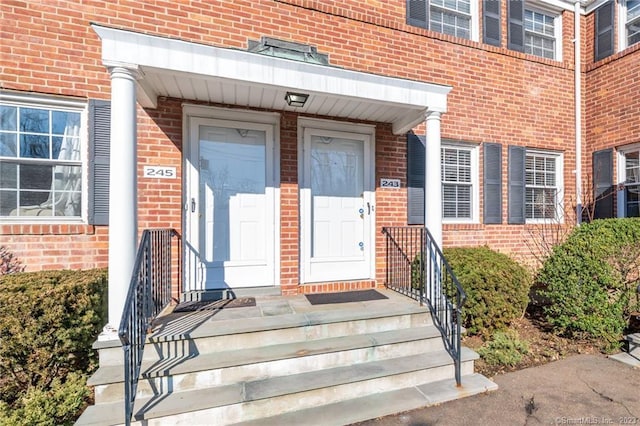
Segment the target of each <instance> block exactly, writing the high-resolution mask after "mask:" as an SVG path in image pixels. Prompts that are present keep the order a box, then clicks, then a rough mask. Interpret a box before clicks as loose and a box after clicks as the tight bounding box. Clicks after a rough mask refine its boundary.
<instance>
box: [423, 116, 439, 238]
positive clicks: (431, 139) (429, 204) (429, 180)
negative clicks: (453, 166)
mask: <svg viewBox="0 0 640 426" xmlns="http://www.w3.org/2000/svg"><path fill="white" fill-rule="evenodd" d="M426 121H427V123H426V124H427V141H426V143H425V150H424V152H425V161H424V164H425V172H424V173H425V176H424V188H425V191H424V218H425V226H426V227H427V229H429V232H431V235H433V238H434V240H435V242H436V243H437V244H438V246H439V247H440V248H442V180H441V179H442V178H441V171H440V169H441V162H440V155H441V154H440V146H441V140H440V113H439V112H437V111H429V112H427V119H426Z"/></svg>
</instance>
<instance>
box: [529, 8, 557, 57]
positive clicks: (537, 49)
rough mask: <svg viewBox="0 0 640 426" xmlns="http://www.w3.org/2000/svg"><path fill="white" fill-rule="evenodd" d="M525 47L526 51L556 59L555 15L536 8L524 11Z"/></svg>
mask: <svg viewBox="0 0 640 426" xmlns="http://www.w3.org/2000/svg"><path fill="white" fill-rule="evenodd" d="M524 49H525V52H526V53H531V54H532V55H536V56H541V57H543V58H549V59H555V57H556V29H555V16H553V15H550V14H546V13H542V12H539V11H536V10H530V9H525V11H524Z"/></svg>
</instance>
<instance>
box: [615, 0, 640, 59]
mask: <svg viewBox="0 0 640 426" xmlns="http://www.w3.org/2000/svg"><path fill="white" fill-rule="evenodd" d="M637 19H640V17H638V18H637ZM627 21H628V15H627V0H619V1H618V52H620V51H622V50H624V49H626V48H627V47H629V46H632V45H630V44H629V40H628V39H627V25H628V24H629V22H627ZM634 44H638V43H634Z"/></svg>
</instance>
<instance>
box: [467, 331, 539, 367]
mask: <svg viewBox="0 0 640 426" xmlns="http://www.w3.org/2000/svg"><path fill="white" fill-rule="evenodd" d="M528 353H529V345H528V344H527V342H524V341H522V340H520V338H519V336H518V333H517V332H516V331H512V330H509V331H497V332H496V333H495V334H494V335H493V336H492V337H491V340H489V341H488V342H487V343H486V344H485V345H484V346H482V347H481V348H479V349H478V354H479V355H480V356H481V357H482V359H484V361H485V362H486V363H487V364H489V365H501V366H509V367H514V366H515V365H517V364H518V363H519V362H520V361H521V360H522V357H523V356H524V355H527V354H528Z"/></svg>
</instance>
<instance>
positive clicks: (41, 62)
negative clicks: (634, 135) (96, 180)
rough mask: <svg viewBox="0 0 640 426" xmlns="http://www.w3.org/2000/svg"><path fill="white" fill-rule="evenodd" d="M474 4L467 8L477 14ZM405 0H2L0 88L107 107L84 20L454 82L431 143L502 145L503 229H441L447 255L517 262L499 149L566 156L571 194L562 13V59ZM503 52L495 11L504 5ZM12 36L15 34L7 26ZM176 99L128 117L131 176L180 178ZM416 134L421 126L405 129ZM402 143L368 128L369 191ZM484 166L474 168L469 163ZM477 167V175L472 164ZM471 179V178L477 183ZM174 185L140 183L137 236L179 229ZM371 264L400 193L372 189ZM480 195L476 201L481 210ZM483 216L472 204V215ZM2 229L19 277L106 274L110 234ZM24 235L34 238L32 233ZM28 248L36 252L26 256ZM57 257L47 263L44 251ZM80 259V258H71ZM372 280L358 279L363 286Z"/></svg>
mask: <svg viewBox="0 0 640 426" xmlns="http://www.w3.org/2000/svg"><path fill="white" fill-rule="evenodd" d="M481 3H482V2H480V1H478V4H479V6H478V7H479V9H480V8H481ZM405 4H406V3H405V1H404V0H389V1H375V0H371V1H367V2H366V3H362V2H351V1H344V0H343V1H337V0H336V1H312V0H282V1H270V0H261V1H241V0H238V1H225V2H205V1H191V2H186V1H179V2H169V1H161V0H157V1H154V0H145V1H143V2H140V1H122V0H120V1H118V2H117V3H111V2H102V1H91V0H85V1H83V2H81V3H79V2H77V1H55V2H41V1H26V2H24V1H11V0H6V1H3V2H2V3H1V5H0V13H1V19H2V22H3V25H2V29H1V30H0V31H1V33H0V34H1V42H0V69H1V75H2V82H1V84H2V88H3V89H5V90H14V91H21V92H37V93H47V94H56V95H64V96H70V97H75V98H80V99H89V98H99V99H109V96H110V81H109V76H108V73H107V71H106V69H105V67H104V66H103V65H102V63H101V59H100V49H101V44H100V41H99V39H98V37H97V35H96V34H95V33H94V31H93V30H92V29H91V27H90V23H96V24H99V25H105V26H110V27H116V28H123V29H127V30H132V31H137V32H143V33H148V34H154V35H161V36H166V37H173V38H179V39H183V40H186V41H193V42H197V43H205V44H210V45H215V46H223V47H229V48H237V49H246V47H247V42H248V40H250V39H251V40H258V39H259V38H260V37H261V36H270V37H276V38H280V39H285V40H291V41H296V42H300V43H308V44H311V45H314V46H316V47H317V48H318V51H320V52H322V53H326V54H328V55H329V58H330V62H331V64H332V65H335V66H339V67H344V68H347V69H354V70H358V71H363V72H369V73H375V74H384V75H388V76H394V77H399V78H406V79H411V80H419V81H426V82H432V83H438V84H445V85H451V86H453V90H452V92H451V94H450V96H449V111H448V113H446V114H444V115H443V119H442V136H443V137H445V138H451V139H459V140H463V141H468V142H475V143H482V142H485V141H489V142H498V143H501V144H503V146H504V148H503V156H504V157H503V174H504V179H503V182H504V184H503V188H504V194H503V200H504V203H503V204H504V205H503V218H504V221H505V224H504V225H491V226H485V225H482V224H475V225H446V226H445V235H444V241H445V245H447V246H453V245H469V244H474V245H482V244H488V245H490V246H491V247H493V248H495V249H498V250H501V251H504V252H507V253H512V254H515V255H518V256H526V249H525V248H523V244H522V241H523V238H525V237H526V227H524V226H512V225H506V208H507V206H506V200H507V194H506V191H507V185H506V170H507V149H506V146H507V145H509V144H514V145H521V146H527V147H532V148H546V149H553V150H559V151H563V152H564V159H565V164H564V173H565V176H564V182H565V194H566V196H567V197H568V198H570V197H572V196H573V193H574V183H573V182H574V179H573V170H574V168H575V158H574V154H573V144H574V130H573V102H574V100H573V68H572V67H573V47H572V43H571V38H572V34H573V14H572V13H570V12H564V13H563V33H564V38H563V42H562V44H563V60H562V62H557V61H551V60H548V59H542V58H537V57H534V56H531V55H525V54H522V53H519V52H514V51H510V50H508V49H506V48H498V47H493V46H487V45H484V44H482V43H477V42H472V41H468V40H461V39H457V38H454V37H450V36H446V35H442V34H438V33H435V32H431V31H427V30H424V29H421V28H416V27H411V26H408V25H407V24H406V23H405ZM503 9H504V10H503V28H502V34H503V45H505V46H506V18H505V17H506V6H504V5H503ZM18 28H19V31H18V30H17V29H18ZM181 102H182V101H181V100H176V99H161V100H160V102H159V107H158V109H156V110H144V109H142V108H139V110H138V117H139V120H138V143H139V146H138V160H139V172H140V175H141V171H142V167H143V166H144V165H145V164H150V165H153V164H163V165H172V166H175V167H176V168H177V169H178V171H179V176H180V177H181V176H182V174H181V173H182V171H181V161H182V159H181V158H182V143H183V142H182V115H181V108H180V104H181ZM296 118H297V116H296V115H295V114H289V113H285V114H283V115H282V121H281V141H280V144H281V146H280V149H281V154H282V158H281V188H280V194H281V204H282V205H281V232H280V238H281V253H280V254H281V283H282V285H283V287H286V288H289V289H293V288H295V286H296V285H297V282H298V265H297V255H298V252H299V247H298V204H299V200H298V188H297V167H298V166H297V139H296V138H297V135H296V134H295V131H296ZM415 130H416V132H419V133H420V132H422V133H423V132H424V126H420V127H418V128H417V129H415ZM405 145H406V141H405V137H398V136H395V135H392V134H391V131H390V128H389V126H388V125H378V126H377V134H376V151H377V152H376V160H377V170H376V181H377V182H378V181H379V178H380V177H395V178H399V179H401V180H402V181H403V188H405V187H406V170H405V162H404V157H405V155H406V146H405ZM480 164H482V161H480ZM480 169H481V168H480ZM480 182H482V177H480ZM181 190H182V181H181V179H176V180H171V181H165V180H149V179H144V178H139V212H140V213H139V214H140V229H143V228H145V227H165V226H170V227H175V228H178V229H179V228H180V223H181V215H182V210H181V209H182V200H181ZM376 197H377V203H378V209H377V215H378V216H377V229H376V238H377V240H376V243H377V252H378V256H377V264H376V271H377V277H378V282H380V280H381V277H382V276H383V275H382V274H383V271H384V263H383V262H384V259H383V256H381V255H380V254H381V253H382V251H383V249H384V246H383V244H384V243H383V241H382V237H381V236H380V233H379V231H380V229H381V227H382V226H385V225H387V224H395V225H401V224H404V223H405V221H406V190H404V189H402V190H392V189H384V190H382V189H380V190H378V192H377V195H376ZM481 200H482V191H481V192H480V202H482V201H481ZM480 211H481V212H482V205H481V206H480ZM71 228H73V232H70V233H64V232H63V233H62V235H60V236H57V234H58V228H54V227H47V226H43V227H38V226H34V225H24V226H21V225H3V226H1V227H0V231H1V232H2V234H3V235H4V236H8V238H5V237H3V241H6V242H7V244H8V245H10V246H11V248H12V249H13V250H14V251H15V252H16V254H17V255H18V256H20V257H21V258H23V259H24V260H25V263H26V264H27V265H28V267H29V269H41V268H45V267H54V265H55V266H56V267H79V266H81V265H82V267H84V265H87V266H99V265H102V266H104V265H105V264H106V263H105V262H106V256H107V251H106V241H107V239H106V238H107V230H106V229H104V228H103V227H95V228H94V227H88V226H74V227H71ZM34 229H35V231H34ZM33 244H36V245H37V244H42V245H43V249H42V250H43V251H38V252H37V254H34V253H35V252H34V251H33V250H32V247H33V246H32V245H33ZM45 244H46V247H50V244H58V245H59V246H60V251H57V252H56V253H57V254H56V255H55V256H54V255H51V259H48V258H47V259H46V260H44V261H40V259H45V256H47V255H45V253H44V245H45ZM78 254H82V258H83V261H82V262H81V263H79V262H76V261H75V260H74V259H75V257H76V256H77V255H78ZM370 284H371V283H364V284H362V285H363V286H367V285H370Z"/></svg>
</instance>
